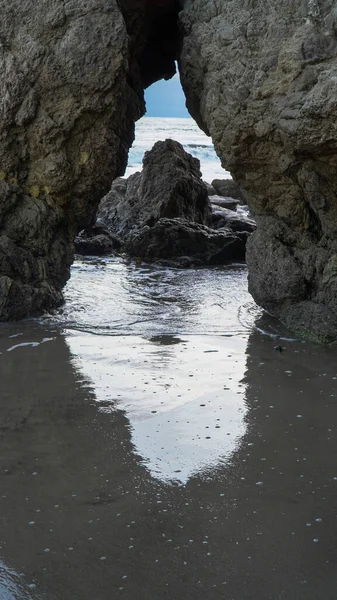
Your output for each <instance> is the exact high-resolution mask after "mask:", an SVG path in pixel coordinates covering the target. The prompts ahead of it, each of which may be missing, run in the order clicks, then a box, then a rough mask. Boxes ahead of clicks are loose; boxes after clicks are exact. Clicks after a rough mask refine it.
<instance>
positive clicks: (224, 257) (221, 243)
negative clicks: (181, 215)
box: [126, 218, 248, 266]
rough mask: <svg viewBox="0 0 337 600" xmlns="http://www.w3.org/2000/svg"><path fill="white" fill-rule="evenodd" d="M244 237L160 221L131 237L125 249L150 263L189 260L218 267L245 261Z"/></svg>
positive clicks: (183, 220)
mask: <svg viewBox="0 0 337 600" xmlns="http://www.w3.org/2000/svg"><path fill="white" fill-rule="evenodd" d="M247 237H248V234H247V233H237V234H235V233H232V232H231V231H229V230H219V231H216V230H214V229H211V228H210V227H207V226H205V225H201V224H199V223H191V222H189V221H186V220H185V219H165V218H163V219H159V221H157V222H156V224H155V225H154V226H153V227H149V226H145V227H143V228H142V229H141V230H140V231H139V232H135V233H133V234H132V235H131V236H130V238H129V239H128V241H127V244H126V249H127V252H128V253H129V254H130V255H131V256H136V257H138V256H139V257H142V258H144V259H145V260H149V261H153V260H158V259H172V258H173V259H175V258H179V257H183V258H185V257H188V258H189V259H191V258H192V263H193V262H194V263H195V262H196V263H199V264H204V265H205V264H206V265H221V264H223V263H225V262H227V261H230V260H244V258H245V252H246V242H247ZM188 266H190V263H189V264H188Z"/></svg>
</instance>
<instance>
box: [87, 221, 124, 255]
mask: <svg viewBox="0 0 337 600" xmlns="http://www.w3.org/2000/svg"><path fill="white" fill-rule="evenodd" d="M121 246H122V242H121V241H120V239H119V238H117V237H116V236H114V235H112V234H111V233H110V232H109V230H108V229H107V227H104V225H97V224H95V225H92V227H89V228H87V229H83V230H82V231H81V232H80V233H79V234H78V235H77V236H76V238H75V252H76V254H81V255H83V256H106V255H107V254H112V253H113V251H114V250H119V249H120V247H121Z"/></svg>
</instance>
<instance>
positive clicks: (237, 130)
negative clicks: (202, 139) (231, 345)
mask: <svg viewBox="0 0 337 600" xmlns="http://www.w3.org/2000/svg"><path fill="white" fill-rule="evenodd" d="M179 11H180V12H179ZM178 13H179V15H178ZM42 16H43V18H42ZM177 57H178V58H179V66H180V72H181V78H182V84H183V88H184V90H185V94H186V98H187V105H188V108H189V111H190V113H191V114H192V116H193V117H194V118H195V120H196V121H197V122H198V124H199V125H200V126H201V127H202V128H203V129H204V130H205V131H207V132H209V133H210V134H211V135H212V138H213V141H214V144H215V147H216V150H217V152H218V154H219V156H220V157H221V159H222V160H223V163H224V165H225V166H226V168H229V169H230V170H231V172H232V174H233V176H234V178H235V180H236V181H237V182H238V183H239V184H240V186H241V188H242V189H243V191H244V194H245V196H246V199H247V201H248V202H249V204H250V207H251V209H252V210H253V212H254V213H255V215H256V217H257V220H258V231H257V233H256V234H254V235H253V236H252V238H251V241H250V243H249V248H248V255H247V260H248V265H249V270H250V275H249V278H250V289H251V291H252V293H253V296H254V297H255V299H256V300H257V302H258V303H259V304H261V305H262V306H264V307H266V308H267V309H268V310H270V311H271V312H273V313H274V314H276V315H277V316H279V317H280V318H281V319H282V320H283V321H284V322H286V323H287V324H288V325H290V326H291V327H292V328H295V329H298V330H299V331H301V332H302V333H304V334H305V335H307V336H311V337H314V338H315V339H322V340H332V339H336V338H337V300H336V298H337V201H336V197H337V177H336V174H337V119H336V116H337V11H336V5H335V2H334V0H298V2H293V0H283V1H282V2H279V0H268V1H266V0H209V1H208V2H204V0H180V2H178V0H157V1H155V0H118V1H117V0H85V1H84V2H83V0H81V2H80V1H79V0H69V1H67V2H63V1H61V0H38V1H35V2H32V1H31V0H11V1H9V0H5V1H4V2H3V3H2V19H1V23H0V63H1V69H0V90H1V100H0V114H1V120H0V179H1V181H0V227H1V230H0V234H1V235H0V319H2V320H5V319H10V318H20V317H22V316H26V315H28V314H33V313H36V312H38V311H40V310H42V309H43V308H49V307H51V306H53V305H55V304H57V302H60V301H61V292H60V289H61V288H62V285H64V283H65V281H66V279H67V277H68V275H69V266H70V263H71V260H72V255H73V250H72V240H73V237H74V233H75V230H76V227H77V225H78V224H84V223H87V222H88V221H90V219H91V218H92V215H93V214H94V211H95V208H96V206H97V202H98V200H99V199H100V197H101V196H102V195H103V194H104V192H105V191H106V190H107V188H108V187H109V184H110V182H111V180H112V178H114V177H116V176H118V175H120V174H121V173H122V172H123V170H124V167H125V164H126V159H127V151H128V148H129V146H130V144H131V142H132V139H133V124H134V121H135V120H136V119H137V118H139V117H140V116H141V115H142V114H143V112H144V101H143V88H144V87H145V86H146V85H149V84H150V83H152V82H153V81H155V80H157V79H159V78H162V77H170V76H171V75H172V74H173V73H174V59H175V58H177Z"/></svg>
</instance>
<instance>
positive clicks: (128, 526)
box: [0, 258, 337, 600]
mask: <svg viewBox="0 0 337 600" xmlns="http://www.w3.org/2000/svg"><path fill="white" fill-rule="evenodd" d="M65 292H66V304H65V306H64V307H63V308H62V310H61V311H59V312H58V313H57V314H55V315H48V316H46V317H45V318H43V319H39V320H32V321H24V322H21V323H16V324H15V323H14V324H4V325H2V326H1V327H0V381H1V391H0V395H1V402H0V443H1V453H0V490H1V491H0V511H1V521H0V524H1V527H0V600H41V599H43V600H74V599H75V598H80V599H81V600H93V599H95V600H111V599H112V598H113V599H115V598H119V597H120V598H127V600H152V598H153V599H154V598H155V599H157V598H158V600H159V599H160V600H161V599H162V598H163V599H164V598H174V600H181V599H182V598H184V599H186V600H204V598H207V600H220V599H222V598H226V600H227V598H228V600H231V599H235V600H251V599H252V598H254V600H255V598H259V599H260V598H261V599H263V600H264V599H267V598H268V599H270V600H281V599H282V600H283V599H287V600H293V599H295V598H296V600H322V599H323V598H324V600H335V597H336V586H337V575H336V573H337V569H336V566H337V553H336V543H335V542H336V514H337V512H336V511H337V505H336V489H337V472H336V460H335V456H336V451H337V436H336V432H337V426H336V422H337V403H336V397H337V368H336V364H337V363H336V350H334V349H331V348H321V347H317V346H315V345H313V344H309V343H302V342H301V341H298V340H297V341H296V340H293V339H292V338H291V336H290V335H289V333H287V332H286V331H284V329H283V328H282V326H281V325H280V324H277V323H275V322H274V321H273V319H271V318H270V317H268V316H266V315H261V311H260V310H259V309H258V307H256V305H255V304H254V302H253V301H252V299H251V298H250V296H249V294H248V292H247V272H246V268H245V266H243V265H231V266H226V267H224V268H221V269H220V268H218V269H191V270H177V269H169V268H159V267H151V266H146V265H141V266H136V265H135V264H133V263H131V264H128V263H126V262H125V261H123V259H122V258H118V259H109V260H103V261H97V260H96V261H95V260H80V261H77V262H76V263H75V265H74V267H73V269H72V279H71V280H70V281H69V283H68V285H67V287H66V290H65ZM275 339H277V342H276V343H275Z"/></svg>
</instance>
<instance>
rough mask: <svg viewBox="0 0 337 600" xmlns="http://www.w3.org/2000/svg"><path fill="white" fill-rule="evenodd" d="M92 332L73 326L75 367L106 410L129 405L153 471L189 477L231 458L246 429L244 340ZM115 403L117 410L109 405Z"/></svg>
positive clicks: (139, 445) (139, 449)
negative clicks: (78, 329) (174, 339)
mask: <svg viewBox="0 0 337 600" xmlns="http://www.w3.org/2000/svg"><path fill="white" fill-rule="evenodd" d="M159 337H160V336H156V337H155V338H154V339H153V340H152V339H148V340H146V339H144V338H141V337H136V336H125V337H115V336H92V335H88V334H84V333H77V332H76V333H75V332H68V335H67V338H66V339H67V343H68V344H69V347H70V351H71V353H72V355H73V357H74V358H73V361H74V364H75V366H76V368H77V369H80V370H81V371H82V372H83V374H84V376H85V379H87V380H89V385H91V384H92V386H93V390H94V392H95V395H96V398H97V400H98V402H104V407H102V410H104V411H110V410H111V409H112V410H115V409H119V410H123V411H125V414H126V416H127V417H128V419H129V420H130V424H131V432H132V442H133V444H134V446H135V452H136V453H137V454H139V455H140V456H141V457H142V458H143V460H144V462H145V465H146V466H147V468H148V469H149V471H150V472H151V474H152V475H153V476H154V477H157V478H158V479H161V480H178V481H180V482H182V483H187V481H188V479H189V478H190V477H191V476H192V475H196V474H202V472H203V471H206V470H209V469H210V468H212V467H213V466H217V465H219V464H222V463H226V462H228V460H229V458H230V457H231V455H232V453H233V452H234V450H235V449H236V447H237V444H238V441H239V439H240V438H241V437H242V436H243V435H244V433H245V423H244V417H245V414H246V406H245V397H244V391H245V388H244V386H243V384H242V383H240V381H241V380H242V378H243V375H244V370H245V362H246V357H245V349H246V343H247V342H246V340H245V339H243V338H230V339H228V338H224V337H219V336H217V337H215V336H214V337H213V336H184V337H183V338H182V339H181V341H180V343H174V344H173V343H172V336H169V337H168V339H167V342H168V343H167V344H165V337H166V336H163V337H162V339H161V343H159ZM110 403H111V408H109V405H110Z"/></svg>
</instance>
